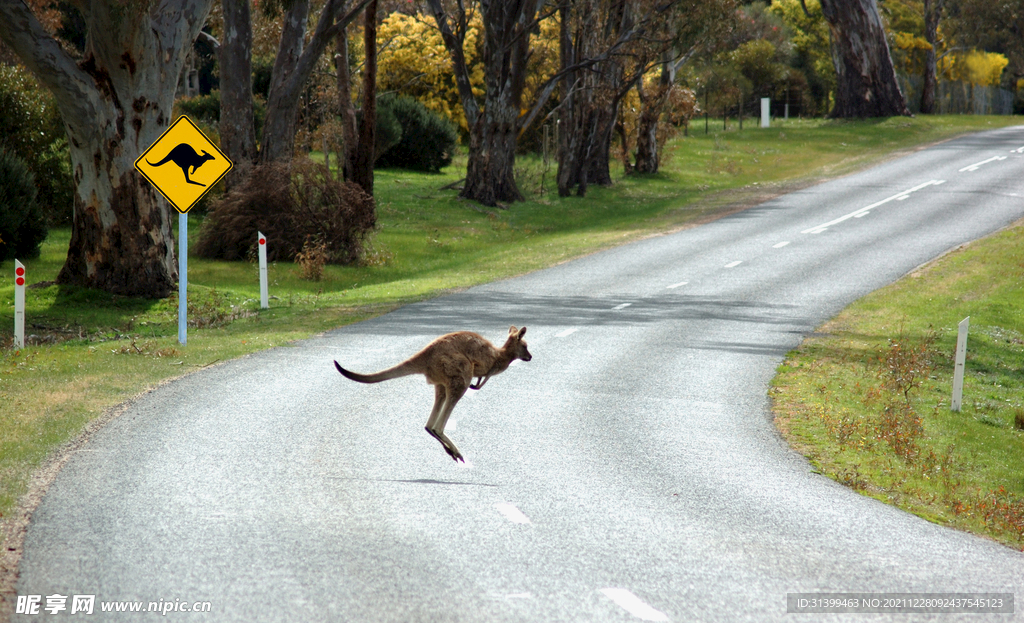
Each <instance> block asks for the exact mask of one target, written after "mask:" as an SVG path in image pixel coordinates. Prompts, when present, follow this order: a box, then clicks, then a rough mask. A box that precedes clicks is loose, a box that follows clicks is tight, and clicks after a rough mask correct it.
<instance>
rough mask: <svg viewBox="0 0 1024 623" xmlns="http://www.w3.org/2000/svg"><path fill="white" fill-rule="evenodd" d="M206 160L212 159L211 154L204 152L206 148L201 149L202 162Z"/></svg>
mask: <svg viewBox="0 0 1024 623" xmlns="http://www.w3.org/2000/svg"><path fill="white" fill-rule="evenodd" d="M207 160H213V156H211V155H210V154H208V153H207V152H206V150H205V149H204V150H203V162H206V161H207Z"/></svg>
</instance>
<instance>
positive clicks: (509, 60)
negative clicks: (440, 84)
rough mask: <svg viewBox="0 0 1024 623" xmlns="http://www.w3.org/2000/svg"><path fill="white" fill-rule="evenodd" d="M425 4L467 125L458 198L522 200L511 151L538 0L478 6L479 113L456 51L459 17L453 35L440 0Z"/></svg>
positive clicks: (459, 52)
mask: <svg viewBox="0 0 1024 623" xmlns="http://www.w3.org/2000/svg"><path fill="white" fill-rule="evenodd" d="M427 4H428V5H429V6H430V9H431V12H432V13H433V14H434V18H435V20H436V22H437V25H438V28H439V29H440V31H441V37H442V39H443V40H444V43H445V47H446V48H447V49H448V52H449V54H450V55H451V57H452V67H453V70H454V72H455V81H456V84H457V85H458V88H459V96H460V99H461V100H462V106H463V110H464V112H465V114H466V120H467V121H468V123H469V130H470V137H469V162H468V164H467V166H466V183H465V185H464V186H463V189H462V192H461V193H460V196H462V197H465V198H467V199H473V200H475V201H479V202H480V203H483V204H484V205H495V204H497V203H498V202H510V201H522V199H523V196H522V194H521V193H520V192H519V188H518V187H517V186H516V181H515V175H514V170H515V169H514V165H515V148H516V139H517V137H518V134H519V129H520V126H519V114H520V108H521V105H522V95H523V87H524V86H525V80H526V61H527V56H528V53H529V41H530V29H531V28H533V26H534V20H535V19H536V16H537V9H538V0H512V1H509V2H497V1H494V0H490V1H481V2H480V11H481V16H482V18H483V23H484V54H483V61H484V67H485V82H486V95H485V99H484V106H483V110H482V111H481V109H480V106H479V104H478V103H477V101H476V98H475V97H474V95H473V92H472V89H471V87H470V82H469V70H468V68H467V66H466V60H465V53H464V51H463V48H462V45H463V38H464V35H465V30H464V29H465V15H464V14H460V15H456V16H455V17H454V20H453V21H454V22H455V24H456V28H455V29H454V30H453V29H452V27H451V24H450V23H449V17H448V14H447V13H446V11H445V10H444V8H443V7H442V6H441V2H440V0H428V2H427Z"/></svg>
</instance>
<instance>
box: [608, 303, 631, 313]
mask: <svg viewBox="0 0 1024 623" xmlns="http://www.w3.org/2000/svg"><path fill="white" fill-rule="evenodd" d="M630 305H632V303H623V304H622V305H616V306H615V307H613V308H612V310H613V311H618V310H620V309H626V308H627V307H629V306H630Z"/></svg>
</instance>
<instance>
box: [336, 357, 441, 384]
mask: <svg viewBox="0 0 1024 623" xmlns="http://www.w3.org/2000/svg"><path fill="white" fill-rule="evenodd" d="M334 367H335V368H337V369H338V372H341V374H342V376H344V377H345V378H347V379H352V380H353V381H357V382H359V383H380V382H381V381H389V380H391V379H397V378H398V377H400V376H409V375H410V374H418V373H422V372H423V371H422V370H418V369H414V368H415V366H413V365H412V364H410V362H408V361H405V362H402V363H400V364H398V365H397V366H394V367H392V368H388V369H387V370H381V371H380V372H375V373H374V374H359V373H357V372H351V371H349V370H346V369H345V368H342V367H341V364H340V363H338V362H337V361H335V362H334Z"/></svg>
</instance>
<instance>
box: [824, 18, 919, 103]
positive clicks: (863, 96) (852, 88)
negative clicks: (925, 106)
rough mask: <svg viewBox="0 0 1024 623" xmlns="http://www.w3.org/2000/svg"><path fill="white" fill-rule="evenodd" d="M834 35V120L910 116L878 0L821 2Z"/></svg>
mask: <svg viewBox="0 0 1024 623" xmlns="http://www.w3.org/2000/svg"><path fill="white" fill-rule="evenodd" d="M821 10H822V13H823V14H824V16H825V20H826V21H827V22H828V26H829V31H830V33H831V35H832V64H833V65H834V66H835V69H836V101H835V106H834V107H833V109H832V112H831V113H830V115H829V116H831V117H836V118H850V117H859V118H864V117H890V116H893V115H910V111H909V110H908V109H907V103H906V100H905V99H904V97H903V93H902V92H900V87H899V83H897V82H896V71H895V70H894V69H893V65H892V57H891V56H890V54H889V43H888V42H887V41H886V38H885V30H884V28H883V27H882V18H881V16H880V15H879V14H878V4H877V2H876V0H821Z"/></svg>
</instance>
